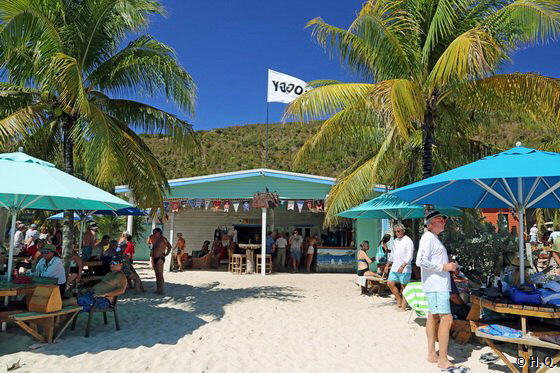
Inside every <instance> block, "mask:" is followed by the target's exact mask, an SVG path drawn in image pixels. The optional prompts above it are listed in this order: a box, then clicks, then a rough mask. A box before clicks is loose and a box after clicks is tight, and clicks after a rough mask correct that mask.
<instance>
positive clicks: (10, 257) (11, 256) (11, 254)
mask: <svg viewBox="0 0 560 373" xmlns="http://www.w3.org/2000/svg"><path fill="white" fill-rule="evenodd" d="M10 212H11V213H12V224H11V226H12V229H11V231H10V232H11V234H10V249H9V250H10V252H9V254H8V271H7V273H6V279H7V280H8V282H10V281H11V280H12V267H13V260H14V236H15V234H16V217H17V210H16V209H13V210H11V211H10ZM9 302H10V297H4V306H6V307H7V306H8V303H9ZM2 331H3V332H5V331H6V323H5V322H3V323H2Z"/></svg>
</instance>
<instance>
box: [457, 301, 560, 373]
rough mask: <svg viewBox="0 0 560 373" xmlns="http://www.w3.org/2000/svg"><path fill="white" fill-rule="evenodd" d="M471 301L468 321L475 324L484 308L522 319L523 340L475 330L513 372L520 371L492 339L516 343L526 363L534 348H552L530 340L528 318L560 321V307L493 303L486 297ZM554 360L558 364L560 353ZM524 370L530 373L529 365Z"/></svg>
mask: <svg viewBox="0 0 560 373" xmlns="http://www.w3.org/2000/svg"><path fill="white" fill-rule="evenodd" d="M471 301H472V307H471V310H470V312H469V314H468V316H467V320H470V321H473V322H474V321H478V320H480V311H481V310H482V309H483V308H486V309H489V310H492V311H494V312H498V313H504V314H509V315H518V316H520V317H521V332H522V333H523V337H522V338H521V339H517V338H505V339H503V337H494V336H489V335H486V334H484V333H482V332H480V331H478V328H477V327H476V328H474V330H473V331H475V334H476V335H477V336H479V337H481V338H483V339H484V341H485V342H486V344H487V345H488V346H490V348H492V350H494V352H496V354H497V355H498V356H499V357H500V359H501V360H502V361H503V362H504V363H505V364H506V365H507V366H508V367H509V369H510V370H511V371H512V372H514V373H518V372H519V370H517V368H515V366H514V365H513V364H512V363H511V362H510V361H509V360H508V359H507V358H506V357H505V355H504V354H503V353H502V352H501V351H500V350H499V349H497V348H496V346H495V345H494V343H493V342H492V341H491V340H492V339H494V340H500V341H503V342H510V343H516V344H517V345H518V353H519V356H520V357H523V358H525V361H529V357H530V356H533V346H537V347H547V348H550V346H545V345H544V344H545V343H547V342H544V341H540V340H538V339H536V338H534V337H532V339H531V338H529V337H530V336H529V335H528V333H527V317H541V318H544V319H558V318H560V308H559V307H553V306H549V307H543V306H529V305H522V304H513V303H504V302H503V301H499V300H498V301H492V300H490V299H486V298H484V297H480V296H477V295H471ZM471 325H472V324H471ZM473 327H474V326H473ZM483 334H484V335H483ZM541 334H543V333H541ZM551 334H557V333H554V332H551ZM499 338H502V339H503V340H502V339H499ZM511 340H513V341H511ZM534 340H538V341H539V343H536V342H534ZM525 342H527V343H525ZM540 342H542V343H540ZM554 359H555V361H556V362H557V361H558V360H559V359H560V353H559V354H557V355H556V356H555V357H554ZM545 368H547V367H545V366H543V367H542V368H541V369H539V370H538V371H537V372H546V371H547V370H548V369H545ZM522 369H523V372H524V373H526V372H529V364H526V365H525V366H524V367H523V368H522Z"/></svg>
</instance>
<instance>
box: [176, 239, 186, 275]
mask: <svg viewBox="0 0 560 373" xmlns="http://www.w3.org/2000/svg"><path fill="white" fill-rule="evenodd" d="M186 248H187V244H186V242H185V239H184V238H183V233H177V243H175V248H174V249H176V251H175V260H176V261H177V266H178V267H179V271H181V272H183V271H184V269H183V261H182V260H181V258H182V256H183V254H184V253H185V249H186Z"/></svg>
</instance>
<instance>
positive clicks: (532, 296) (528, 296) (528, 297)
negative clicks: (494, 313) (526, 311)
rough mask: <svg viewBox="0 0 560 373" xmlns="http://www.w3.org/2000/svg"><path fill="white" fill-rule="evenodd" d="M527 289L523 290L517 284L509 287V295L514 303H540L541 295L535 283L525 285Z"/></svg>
mask: <svg viewBox="0 0 560 373" xmlns="http://www.w3.org/2000/svg"><path fill="white" fill-rule="evenodd" d="M524 287H526V288H527V289H524V290H521V289H519V288H517V287H515V286H512V287H511V288H510V289H509V297H510V299H511V301H512V302H513V303H517V304H532V305H540V304H542V302H541V295H540V294H539V292H538V291H537V290H536V289H535V287H534V286H533V285H524Z"/></svg>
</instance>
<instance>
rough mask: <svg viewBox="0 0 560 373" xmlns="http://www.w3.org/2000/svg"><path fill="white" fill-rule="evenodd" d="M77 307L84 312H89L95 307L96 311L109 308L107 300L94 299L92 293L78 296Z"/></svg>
mask: <svg viewBox="0 0 560 373" xmlns="http://www.w3.org/2000/svg"><path fill="white" fill-rule="evenodd" d="M77 301H78V306H82V307H83V310H84V311H86V312H87V311H89V310H91V309H92V308H93V306H94V305H95V306H96V307H97V308H98V309H106V308H109V307H110V306H111V304H110V303H109V300H108V299H107V298H96V297H95V296H94V294H93V293H92V292H88V293H85V294H82V295H78V298H77Z"/></svg>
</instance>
